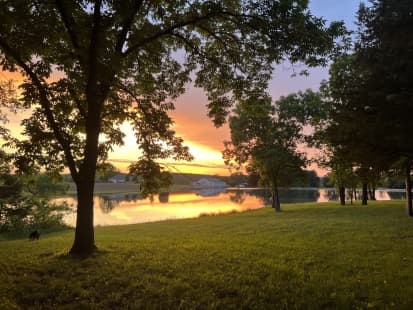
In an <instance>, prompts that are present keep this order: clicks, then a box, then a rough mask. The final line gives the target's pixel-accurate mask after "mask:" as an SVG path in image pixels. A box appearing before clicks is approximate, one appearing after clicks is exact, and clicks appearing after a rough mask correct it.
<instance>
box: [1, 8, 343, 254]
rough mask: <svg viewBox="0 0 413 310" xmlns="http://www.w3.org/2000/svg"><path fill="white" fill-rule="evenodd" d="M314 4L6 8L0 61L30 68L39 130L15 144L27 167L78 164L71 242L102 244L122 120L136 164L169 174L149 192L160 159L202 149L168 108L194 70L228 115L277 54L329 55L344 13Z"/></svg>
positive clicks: (211, 100) (218, 119) (28, 94)
mask: <svg viewBox="0 0 413 310" xmlns="http://www.w3.org/2000/svg"><path fill="white" fill-rule="evenodd" d="M307 5H308V1H290V0H281V1H237V0H225V1H220V2H212V1H199V0H191V1H180V0H176V1H145V0H140V1H132V0H128V1H102V0H97V1H72V2H68V1H62V0H57V1H52V2H50V1H40V0H36V1H32V0H30V1H29V0H22V1H18V2H6V3H5V4H4V5H2V6H1V7H0V19H1V20H2V23H1V25H0V65H1V66H2V69H3V70H9V71H19V72H20V73H22V74H23V76H24V78H25V82H24V83H23V84H22V85H20V87H21V89H22V96H21V100H20V104H21V106H23V107H31V108H32V111H33V113H32V115H31V117H29V118H28V119H25V120H24V121H23V125H24V127H25V131H24V133H25V135H26V136H27V137H28V139H27V140H25V141H19V142H16V143H15V147H16V148H17V149H18V150H19V154H22V156H21V157H20V158H18V160H17V166H18V168H19V169H27V168H28V167H30V166H33V165H40V166H44V167H45V168H46V169H47V170H54V171H62V169H63V168H64V167H68V168H69V170H70V173H71V175H72V178H73V180H74V182H75V183H76V185H77V189H78V198H79V199H78V200H79V205H78V219H79V221H78V224H79V225H83V226H82V227H78V226H77V230H76V236H75V244H74V247H73V248H72V250H73V251H72V252H77V253H91V252H92V251H93V250H94V249H95V246H94V234H93V212H91V210H92V207H93V183H94V180H95V174H96V169H97V165H98V164H101V163H103V162H105V160H106V159H107V156H108V152H109V151H111V150H112V148H113V147H114V146H116V145H122V144H123V143H124V141H123V138H124V133H123V132H122V131H121V128H120V125H121V124H123V123H124V122H129V123H131V124H132V126H133V128H134V130H135V136H136V142H137V143H138V145H139V147H140V150H141V153H140V154H137V162H136V163H134V164H133V165H132V166H131V170H132V171H133V172H136V173H138V174H140V175H145V177H147V178H152V177H154V178H157V179H158V180H151V179H148V180H145V181H144V183H143V193H145V194H146V193H148V194H150V193H153V192H154V191H155V190H156V187H155V186H154V185H157V184H159V185H161V184H164V180H165V178H164V177H163V175H164V171H163V169H162V167H161V166H160V165H159V164H158V163H157V161H158V160H159V159H164V158H173V159H175V160H190V159H191V158H192V156H191V155H190V154H189V152H188V148H187V147H185V146H184V145H183V141H182V139H181V138H178V137H176V136H175V132H174V131H173V130H172V129H171V126H172V124H173V121H172V120H171V118H170V117H169V115H168V111H170V110H171V109H173V101H174V100H175V99H176V98H177V97H178V96H179V95H181V94H182V93H183V92H184V91H185V85H186V84H187V83H188V82H190V81H191V79H193V82H194V84H195V85H196V86H198V87H202V88H203V89H204V90H205V92H206V94H207V96H208V111H209V116H210V117H211V118H212V119H213V121H214V123H215V124H216V125H217V126H218V125H221V124H222V123H223V122H224V121H225V119H226V116H227V114H228V112H229V111H230V109H231V107H232V106H233V105H234V103H235V102H237V101H239V100H243V99H245V98H246V97H248V96H249V95H250V94H251V93H252V92H258V93H263V91H264V90H265V88H266V87H267V82H268V80H269V79H270V77H271V74H272V71H273V68H272V64H273V63H274V62H280V61H282V60H284V59H286V58H288V59H290V60H291V61H292V62H298V61H303V62H305V63H306V64H308V65H310V66H315V65H319V64H325V63H326V61H327V58H328V56H329V54H330V53H332V52H334V50H335V45H334V39H335V38H337V37H338V36H339V35H342V34H343V33H344V29H343V24H342V23H332V24H331V25H330V27H326V26H325V21H324V20H323V19H320V18H317V17H315V16H313V15H312V14H311V13H310V12H309V11H308V9H307ZM177 58H181V59H180V60H178V59H177ZM53 72H57V73H58V74H57V75H54V76H53V79H51V77H52V73H53ZM142 169H148V170H142ZM151 171H156V173H155V174H151V173H150V172H151ZM158 171H161V172H162V173H161V172H160V173H158ZM159 180H162V181H159ZM80 223H81V224H80ZM85 236H87V238H85Z"/></svg>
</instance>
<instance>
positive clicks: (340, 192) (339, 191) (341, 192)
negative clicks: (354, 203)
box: [338, 185, 346, 206]
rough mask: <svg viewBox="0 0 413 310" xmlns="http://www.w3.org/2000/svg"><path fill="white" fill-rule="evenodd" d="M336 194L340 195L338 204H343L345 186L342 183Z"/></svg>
mask: <svg viewBox="0 0 413 310" xmlns="http://www.w3.org/2000/svg"><path fill="white" fill-rule="evenodd" d="M338 194H339V196H340V205H342V206H344V205H345V204H346V188H345V187H344V186H342V185H341V186H339V187H338Z"/></svg>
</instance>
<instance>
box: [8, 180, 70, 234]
mask: <svg viewBox="0 0 413 310" xmlns="http://www.w3.org/2000/svg"><path fill="white" fill-rule="evenodd" d="M23 190H24V182H23V180H22V179H21V177H18V176H17V175H12V174H2V175H0V231H28V230H30V229H53V228H58V227H62V226H64V225H63V222H62V219H63V216H64V215H65V212H67V211H68V210H69V207H68V206H67V205H66V204H61V205H57V204H53V203H50V202H49V200H48V199H46V198H37V197H36V196H33V195H31V194H28V193H25V192H23Z"/></svg>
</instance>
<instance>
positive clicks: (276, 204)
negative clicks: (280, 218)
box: [272, 181, 281, 212]
mask: <svg viewBox="0 0 413 310" xmlns="http://www.w3.org/2000/svg"><path fill="white" fill-rule="evenodd" d="M272 207H273V208H274V210H275V212H281V204H280V197H279V195H278V186H277V181H274V184H273V187H272Z"/></svg>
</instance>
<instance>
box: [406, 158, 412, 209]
mask: <svg viewBox="0 0 413 310" xmlns="http://www.w3.org/2000/svg"><path fill="white" fill-rule="evenodd" d="M410 164H411V162H410V160H407V164H406V169H405V170H406V171H405V172H406V175H405V177H406V210H407V215H408V216H413V208H412V181H411V179H410V171H411V166H410Z"/></svg>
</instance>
